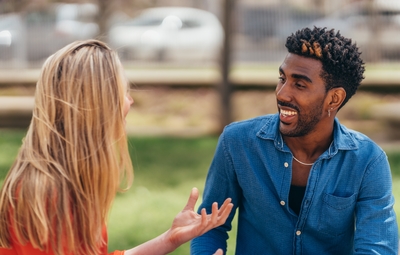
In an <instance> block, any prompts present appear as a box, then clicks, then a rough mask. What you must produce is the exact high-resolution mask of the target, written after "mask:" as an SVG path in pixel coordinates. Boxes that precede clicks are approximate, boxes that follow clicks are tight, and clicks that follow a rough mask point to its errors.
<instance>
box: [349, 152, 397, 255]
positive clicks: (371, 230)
mask: <svg viewBox="0 0 400 255" xmlns="http://www.w3.org/2000/svg"><path fill="white" fill-rule="evenodd" d="M393 205H394V198H393V194H392V178H391V172H390V167H389V163H388V160H387V157H386V154H385V153H384V152H382V153H381V155H380V156H378V157H377V158H376V160H374V161H373V162H372V163H371V164H370V165H369V166H368V169H367V171H366V174H365V176H364V179H363V182H362V187H361V189H360V193H359V198H358V201H357V207H356V232H355V237H354V242H355V244H354V247H355V254H367V253H368V254H371V251H374V252H375V253H374V254H397V251H398V242H399V240H398V229H397V221H396V215H395V212H394V209H393Z"/></svg>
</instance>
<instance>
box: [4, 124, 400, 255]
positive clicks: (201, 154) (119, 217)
mask: <svg viewBox="0 0 400 255" xmlns="http://www.w3.org/2000/svg"><path fill="white" fill-rule="evenodd" d="M24 135H25V131H24V130H19V131H18V130H16V131H15V130H13V131H11V130H0V151H1V153H0V180H2V179H3V178H4V176H5V174H6V172H7V170H8V168H9V167H10V165H11V164H12V162H13V160H14V158H15V156H16V153H17V151H18V148H19V146H20V144H21V141H22V138H23V136H24ZM216 143H217V137H201V138H167V137H140V138H139V137H131V138H130V139H129V145H130V150H131V157H132V161H133V164H134V168H135V170H134V171H135V180H134V183H133V186H132V188H131V189H130V190H129V191H127V192H126V193H122V194H118V195H117V197H116V200H115V202H114V205H113V208H112V211H111V214H110V219H109V222H108V230H109V250H110V251H111V250H116V249H120V250H121V249H129V248H131V247H134V246H136V245H138V244H140V243H143V242H145V241H147V240H149V239H151V238H153V237H155V236H157V235H159V234H161V233H162V232H164V231H165V230H167V229H168V228H169V226H170V224H171V222H172V220H173V218H174V217H175V215H176V214H177V213H178V212H179V211H180V210H181V209H182V208H183V207H184V205H185V204H186V201H187V198H188V196H189V192H190V190H191V188H192V187H198V188H199V190H200V192H201V194H202V191H203V186H204V180H205V176H206V174H207V169H208V166H209V164H210V162H211V159H212V156H213V154H214V150H215V146H216ZM388 157H389V161H390V164H391V167H392V173H393V184H394V185H393V186H394V194H395V197H396V199H397V200H399V199H400V150H398V151H389V152H388ZM198 205H199V202H198V203H197V205H196V208H197V206H198ZM395 210H396V212H400V203H396V205H395ZM235 231H236V224H234V230H233V232H235ZM228 245H229V250H228V254H229V255H232V254H233V250H234V249H233V248H234V238H232V239H230V240H228ZM172 254H174V255H184V254H185V255H187V254H189V244H185V245H183V246H181V247H180V248H179V249H177V250H176V251H175V252H173V253H172Z"/></svg>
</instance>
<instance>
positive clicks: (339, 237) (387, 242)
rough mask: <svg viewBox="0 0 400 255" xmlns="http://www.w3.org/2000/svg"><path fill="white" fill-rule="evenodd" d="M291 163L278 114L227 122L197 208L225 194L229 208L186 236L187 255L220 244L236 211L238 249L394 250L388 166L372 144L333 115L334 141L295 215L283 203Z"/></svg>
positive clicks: (307, 252)
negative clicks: (211, 225)
mask: <svg viewBox="0 0 400 255" xmlns="http://www.w3.org/2000/svg"><path fill="white" fill-rule="evenodd" d="M292 162H293V156H292V153H291V151H290V149H289V148H288V147H287V145H286V144H285V143H284V141H283V138H282V136H281V134H280V132H279V115H278V114H274V115H266V116H260V117H257V118H254V119H250V120H246V121H240V122H235V123H232V124H230V125H228V126H227V127H226V128H225V129H224V132H223V133H222V134H221V136H220V138H219V141H218V145H217V149H216V152H215V155H214V159H213V161H212V163H211V166H210V169H209V172H208V175H207V179H206V185H205V190H204V193H203V202H202V204H201V205H200V207H199V212H200V210H201V209H202V208H206V209H207V211H208V212H210V210H211V205H212V203H213V202H214V201H217V202H218V203H219V204H221V203H222V202H223V201H224V199H225V198H227V197H231V198H232V202H233V204H234V208H233V210H232V213H231V215H230V216H229V218H228V220H227V222H226V223H225V224H224V225H222V226H220V227H218V228H216V229H214V230H211V231H209V232H207V233H206V234H204V235H203V236H200V237H198V238H196V239H194V240H193V241H192V242H191V254H192V255H199V254H202V255H203V254H204V255H205V254H207V255H209V254H213V253H214V252H215V251H216V250H217V249H218V248H223V249H224V250H226V240H227V238H228V232H229V230H231V222H232V220H233V219H234V217H235V214H236V213H238V215H237V216H236V217H237V220H238V233H237V236H236V240H237V241H236V254H239V255H252V254H276V255H286V254H288V255H289V254H296V255H300V254H301V255H313V254H318V255H323V254H332V255H347V254H385V255H386V254H397V250H398V229H397V221H396V215H395V212H394V209H393V205H394V197H393V194H392V178H391V172H390V167H389V163H388V160H387V156H386V154H385V152H384V151H383V150H382V149H381V148H380V147H379V146H378V145H377V144H376V143H374V142H373V141H372V140H371V139H369V138H368V137H367V136H365V135H363V134H361V133H359V132H356V131H353V130H350V129H347V128H346V127H345V126H343V125H341V124H340V123H339V120H338V119H337V118H336V119H335V122H334V138H333V142H332V143H331V145H330V147H329V148H328V149H327V150H326V151H325V152H324V153H323V154H322V155H321V156H320V157H319V158H318V160H317V161H316V162H315V163H314V164H313V166H312V168H311V171H310V174H309V178H308V183H307V188H306V192H305V195H304V199H303V202H302V206H301V210H300V214H299V215H296V214H295V213H294V212H293V211H292V210H291V209H290V207H289V204H288V197H289V189H290V184H291V169H292ZM232 238H235V237H234V236H232ZM224 254H225V253H224Z"/></svg>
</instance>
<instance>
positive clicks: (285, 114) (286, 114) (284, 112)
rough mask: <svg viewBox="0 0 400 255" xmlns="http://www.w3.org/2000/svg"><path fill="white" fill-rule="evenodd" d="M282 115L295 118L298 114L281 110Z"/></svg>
mask: <svg viewBox="0 0 400 255" xmlns="http://www.w3.org/2000/svg"><path fill="white" fill-rule="evenodd" d="M281 114H282V115H284V116H293V115H296V114H297V112H294V111H287V110H281Z"/></svg>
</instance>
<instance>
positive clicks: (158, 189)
mask: <svg viewBox="0 0 400 255" xmlns="http://www.w3.org/2000/svg"><path fill="white" fill-rule="evenodd" d="M314 25H317V26H326V27H328V28H335V29H338V30H340V31H341V33H342V34H343V35H345V36H348V37H350V38H352V39H353V40H354V41H355V42H356V43H357V45H358V46H359V47H360V49H361V51H362V52H363V53H362V56H363V58H364V60H365V62H366V72H365V80H364V81H363V82H362V85H361V86H360V88H359V90H358V92H357V94H356V95H355V96H354V97H353V98H351V100H350V101H349V102H348V103H347V105H346V106H345V107H343V108H342V109H341V110H340V112H339V113H338V117H339V119H340V120H341V122H342V123H344V124H345V125H347V126H348V127H350V128H353V129H355V130H358V131H361V132H363V133H365V134H367V135H368V136H370V137H371V138H372V139H374V141H376V142H377V143H378V144H379V145H380V146H382V147H383V148H384V149H385V150H386V151H387V152H388V157H389V160H390V163H391V166H392V172H393V186H394V193H395V197H396V199H397V200H398V199H400V110H399V109H400V93H399V92H400V1H399V0H335V1H331V0H112V1H111V0H93V1H84V0H81V1H78V0H77V1H55V0H0V151H1V153H0V185H1V182H2V180H3V178H4V177H5V175H6V173H7V171H8V169H9V167H10V166H11V164H12V162H13V160H14V158H15V156H16V154H17V151H18V148H19V146H20V144H21V140H22V138H23V137H24V135H25V132H26V128H27V127H28V125H29V122H30V119H31V116H32V114H31V111H32V107H33V95H34V92H35V84H36V81H37V79H38V77H39V72H40V68H41V66H42V64H43V62H44V61H45V59H46V58H47V57H48V56H50V55H51V54H53V53H54V52H55V51H57V50H58V49H60V48H61V47H63V46H65V45H66V44H68V43H70V42H72V41H75V40H83V39H88V38H96V39H100V40H102V41H105V42H107V43H108V44H109V45H110V46H111V47H112V48H114V49H115V50H117V52H118V54H119V56H120V58H121V60H122V62H123V64H124V67H125V71H126V76H127V77H128V79H129V81H130V82H131V85H132V90H131V94H132V97H133V98H134V100H135V103H134V105H133V106H132V109H131V111H130V112H129V114H128V116H127V131H128V134H129V145H130V151H131V157H132V160H133V164H134V167H135V182H134V186H133V187H132V189H131V190H130V191H129V192H127V193H125V194H122V195H121V194H120V195H118V197H117V199H116V201H115V205H114V207H113V208H114V209H113V211H112V213H111V215H110V224H109V226H110V227H109V233H110V250H113V249H125V248H129V247H132V246H135V245H138V244H140V243H142V242H144V241H146V240H149V239H150V238H153V237H154V236H156V235H157V234H160V233H162V232H163V231H165V230H166V229H167V228H168V227H169V224H170V222H171V221H172V219H173V217H174V216H175V214H176V213H177V212H178V211H179V210H181V209H182V208H183V206H184V203H185V201H186V198H187V196H188V194H189V191H190V188H191V187H193V186H197V187H198V188H199V189H200V192H202V188H203V184H204V179H205V176H206V174H207V169H208V166H209V164H210V161H211V159H212V156H213V151H214V149H215V146H216V143H217V138H218V135H219V134H220V132H221V130H222V128H223V127H224V125H226V124H228V123H229V122H232V121H238V120H243V119H247V118H251V117H255V116H258V115H263V114H268V113H275V112H276V111H277V109H276V99H275V95H274V89H275V86H276V83H277V81H278V75H279V72H278V67H279V65H280V64H281V62H282V61H283V59H284V57H285V55H286V48H285V46H284V44H285V41H286V37H287V36H288V35H290V34H291V33H293V32H295V31H296V30H297V29H300V28H303V27H312V26H314ZM396 211H400V205H397V204H396ZM121 219H124V220H121ZM235 231H236V225H235V223H234V226H233V232H235ZM228 242H229V245H230V247H231V249H230V250H228V253H227V254H229V255H233V254H234V252H233V246H234V245H235V240H234V238H233V239H229V240H228ZM173 254H176V255H183V254H189V246H188V244H187V245H184V246H183V247H182V248H180V249H178V250H177V251H175V252H174V253H173Z"/></svg>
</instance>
